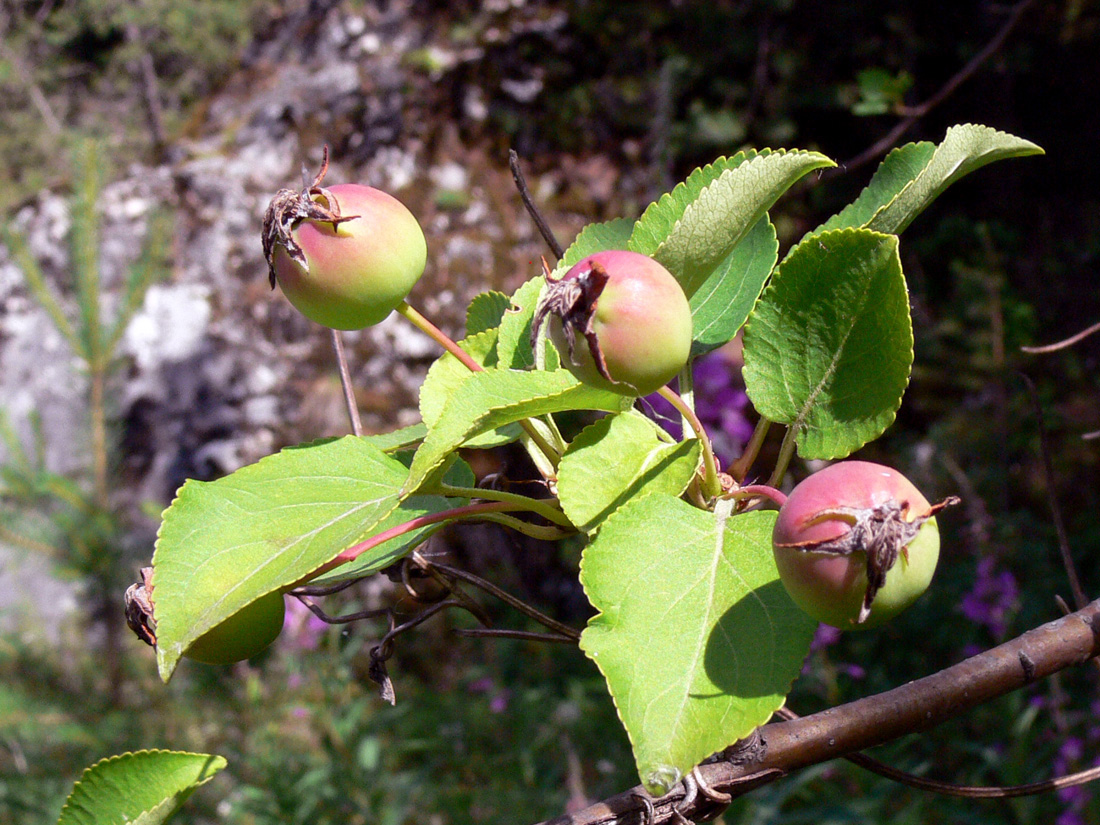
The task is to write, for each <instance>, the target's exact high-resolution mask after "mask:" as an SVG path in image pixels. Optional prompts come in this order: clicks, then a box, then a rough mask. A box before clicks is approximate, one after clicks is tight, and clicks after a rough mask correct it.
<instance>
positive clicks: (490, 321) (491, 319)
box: [466, 290, 512, 338]
mask: <svg viewBox="0 0 1100 825" xmlns="http://www.w3.org/2000/svg"><path fill="white" fill-rule="evenodd" d="M511 305H512V301H511V299H510V298H509V297H508V296H507V295H505V294H504V293H503V292H497V291H496V290H491V291H489V292H482V293H481V294H480V295H475V296H474V299H473V300H472V301H470V306H469V307H467V309H466V337H467V338H471V337H473V336H474V335H477V334H478V333H479V332H485V330H487V329H495V328H496V327H499V326H500V321H501V319H502V318H503V317H504V313H505V312H506V311H507V309H508V307H510V306H511Z"/></svg>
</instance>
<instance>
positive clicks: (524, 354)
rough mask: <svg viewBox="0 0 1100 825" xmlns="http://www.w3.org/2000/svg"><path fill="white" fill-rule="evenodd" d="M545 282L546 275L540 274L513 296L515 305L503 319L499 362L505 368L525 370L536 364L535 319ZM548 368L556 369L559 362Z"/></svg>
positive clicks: (498, 344)
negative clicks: (534, 347)
mask: <svg viewBox="0 0 1100 825" xmlns="http://www.w3.org/2000/svg"><path fill="white" fill-rule="evenodd" d="M545 283H546V280H545V278H543V277H542V276H541V275H539V276H538V277H535V278H532V279H531V280H529V281H527V282H526V283H525V284H523V286H521V287H520V288H519V289H517V290H516V291H515V293H514V294H513V295H512V298H511V306H510V307H509V309H508V311H507V312H505V313H504V318H503V319H502V320H501V322H500V334H499V339H498V341H497V363H498V364H499V365H500V367H501V368H502V369H513V370H525V369H530V368H531V367H533V366H534V365H535V354H534V351H533V350H532V349H531V319H532V318H533V317H534V315H535V306H536V305H537V304H538V300H539V294H540V293H541V292H542V287H543V284H545ZM546 368H547V369H556V368H557V364H556V363H555V364H550V365H547V367H546Z"/></svg>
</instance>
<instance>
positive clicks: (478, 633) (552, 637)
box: [454, 627, 577, 645]
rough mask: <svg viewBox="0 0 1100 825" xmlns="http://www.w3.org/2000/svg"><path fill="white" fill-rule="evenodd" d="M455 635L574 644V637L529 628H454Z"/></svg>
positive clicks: (575, 641)
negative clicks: (536, 631)
mask: <svg viewBox="0 0 1100 825" xmlns="http://www.w3.org/2000/svg"><path fill="white" fill-rule="evenodd" d="M454 633H455V635H457V636H470V637H474V638H497V639H521V640H523V641H527V642H560V643H561V644H566V645H575V644H576V643H577V640H576V639H570V638H569V637H568V636H560V635H558V634H557V633H535V632H533V631H530V630H507V629H504V628H481V627H475V628H469V629H467V628H456V629H455V630H454Z"/></svg>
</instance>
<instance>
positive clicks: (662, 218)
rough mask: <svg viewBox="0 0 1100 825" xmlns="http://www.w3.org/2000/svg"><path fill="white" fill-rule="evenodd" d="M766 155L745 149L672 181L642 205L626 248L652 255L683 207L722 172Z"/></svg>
mask: <svg viewBox="0 0 1100 825" xmlns="http://www.w3.org/2000/svg"><path fill="white" fill-rule="evenodd" d="M770 154H771V149H761V150H760V152H757V151H756V150H755V149H747V150H745V151H743V152H738V153H737V154H735V155H733V156H732V157H721V158H718V159H717V160H715V161H714V162H713V163H708V164H707V165H706V166H701V167H699V168H698V169H695V170H694V171H693V172H692V173H691V174H690V175H688V176H687V178H685V179H684V180H683V181H682V182H681V183H678V184H676V186H675V187H674V188H673V190H672V191H671V192H666V193H665V194H663V195H661V197H660V198H658V199H657V200H655V201H654V202H653V203H651V204H650V205H649V206H647V207H646V209H645V212H643V213H642V217H640V218H639V219H638V221H637V223H635V224H634V231H633V232H632V233H631V236H630V246H629V249H631V250H633V251H634V252H640V253H642V254H643V255H652V254H653V253H654V252H656V251H657V248H658V247H659V246H660V245H661V244H662V243H663V242H664V240H665V238H667V237H668V236H669V233H671V232H672V228H673V227H674V226H676V222H677V221H678V220H680V218H682V217H683V216H684V210H685V209H687V208H688V206H690V205H691V203H692V201H694V200H695V199H696V198H697V197H699V193H700V192H702V191H703V190H704V189H705V188H706V187H707V186H709V185H710V184H711V183H713V182H714V181H715V180H717V179H718V177H719V176H720V175H721V174H722V173H723V172H725V171H727V170H729V169H736V168H737V167H738V166H740V165H741V164H742V163H744V162H745V161H746V160H751V159H752V158H755V157H762V156H765V155H770Z"/></svg>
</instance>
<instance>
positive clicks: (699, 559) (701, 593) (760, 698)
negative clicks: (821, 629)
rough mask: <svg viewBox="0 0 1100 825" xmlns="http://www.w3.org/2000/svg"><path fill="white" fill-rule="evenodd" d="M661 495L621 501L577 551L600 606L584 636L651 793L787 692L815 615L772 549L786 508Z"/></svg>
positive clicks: (748, 727) (740, 732)
mask: <svg viewBox="0 0 1100 825" xmlns="http://www.w3.org/2000/svg"><path fill="white" fill-rule="evenodd" d="M731 508H732V504H731V503H730V502H722V503H720V505H719V510H718V512H715V513H709V512H707V511H705V510H699V509H697V508H695V507H693V506H691V505H690V504H687V503H686V502H684V501H681V500H680V499H678V498H674V497H673V496H669V495H663V494H656V495H652V496H647V497H645V498H643V499H641V500H640V501H632V502H630V503H629V504H627V505H625V506H624V507H622V508H621V509H620V510H618V511H617V512H615V513H614V514H613V515H612V516H611V517H610V518H608V519H607V521H605V522H604V525H603V527H601V528H600V532H599V533H598V534H597V536H596V538H595V539H594V540H593V541H592V543H591V544H590V545H589V546H588V547H587V548H586V549H585V551H584V555H583V557H582V559H581V583H582V584H583V585H584V589H585V592H586V593H587V594H588V598H589V599H590V600H591V602H592V604H593V606H594V607H595V608H596V609H597V610H598V611H599V614H598V615H597V616H596V617H594V618H593V619H591V620H590V621H589V623H588V627H587V628H585V630H584V633H583V634H582V635H581V648H582V649H583V650H584V652H585V653H586V654H587V655H588V656H589V658H591V659H592V660H593V661H594V662H595V663H596V665H597V666H598V667H599V669H600V671H601V672H602V673H603V675H604V677H605V678H606V679H607V684H608V687H609V688H610V690H611V696H612V698H614V700H615V705H616V707H617V708H618V710H619V717H620V718H621V719H622V721H623V724H624V725H625V727H626V730H627V733H628V734H629V736H630V741H631V744H632V746H633V748H634V758H635V760H636V762H637V765H638V774H639V776H640V777H641V780H642V784H643V785H645V787H646V789H647V790H648V791H649V792H650V793H651V794H653V795H654V796H660V795H662V794H664V793H666V792H667V791H668V790H670V789H671V788H672V787H673V786H674V785H675V784H676V783H677V782H678V781H679V780H680V778H681V777H683V776H684V775H685V774H686V773H687V772H688V771H690V770H691V768H692V767H694V766H695V765H697V764H698V763H699V762H701V761H702V760H703V759H705V758H706V757H708V756H710V755H711V754H712V753H714V752H715V751H719V750H721V749H722V748H725V747H727V746H728V745H731V744H733V743H734V742H735V741H737V740H738V739H741V738H743V737H745V736H747V735H748V734H749V733H750V732H751V731H753V730H754V729H755V728H756V727H758V726H759V725H761V724H763V723H764V722H766V721H767V720H768V718H769V717H770V716H771V715H772V713H774V712H775V711H776V710H777V709H778V708H779V707H780V706H781V705H782V704H783V700H784V697H785V696H786V694H787V692H788V691H789V690H790V687H791V683H792V682H793V681H794V679H795V678H796V677H797V676H798V673H799V670H800V668H801V666H802V662H803V660H804V659H805V657H806V654H807V653H808V652H809V648H810V641H811V639H812V638H813V633H814V630H815V628H816V623H815V622H814V621H813V620H812V619H810V618H809V617H808V616H806V614H804V613H803V612H802V611H801V610H799V609H798V608H797V607H795V606H794V604H793V603H792V602H791V600H790V598H789V597H788V596H787V592H786V590H784V588H783V585H782V583H781V582H780V581H779V576H778V573H777V571H776V568H775V561H774V560H773V557H772V549H771V533H772V525H773V524H774V522H775V516H776V514H775V513H774V512H771V511H756V512H749V513H745V514H743V515H740V516H735V517H732V518H731V517H730V516H729V513H730V510H731Z"/></svg>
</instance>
